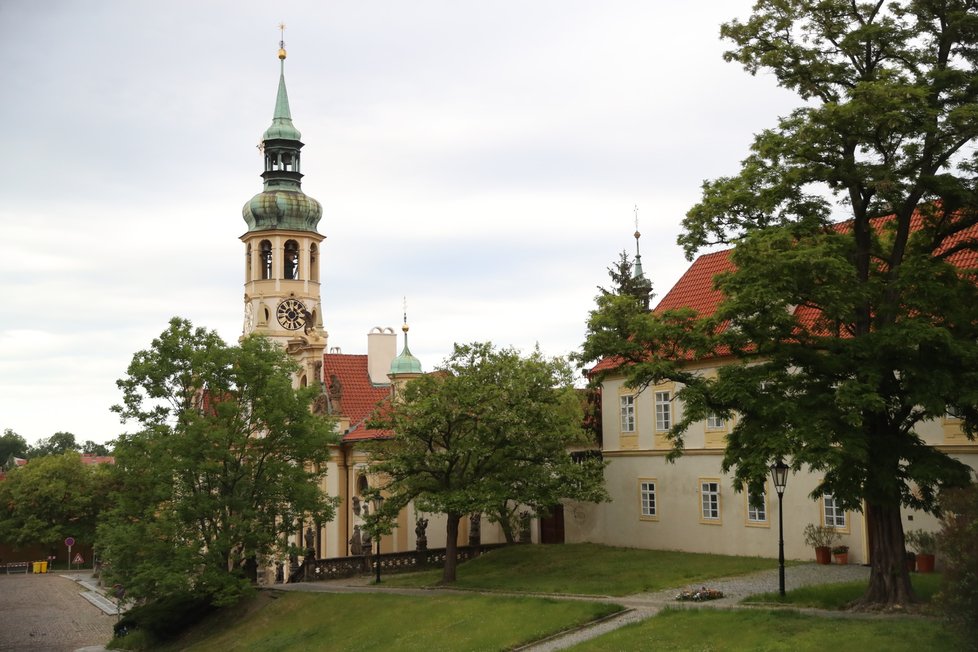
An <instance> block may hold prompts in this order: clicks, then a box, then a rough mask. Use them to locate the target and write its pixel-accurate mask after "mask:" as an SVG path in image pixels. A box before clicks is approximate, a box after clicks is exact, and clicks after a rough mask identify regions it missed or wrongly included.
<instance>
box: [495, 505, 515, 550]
mask: <svg viewBox="0 0 978 652" xmlns="http://www.w3.org/2000/svg"><path fill="white" fill-rule="evenodd" d="M496 518H497V519H498V522H499V527H501V528H502V529H503V536H504V537H506V543H509V544H513V543H516V535H514V534H513V519H512V515H511V514H510V512H509V509H508V508H507V506H505V505H504V506H502V507H499V508H497V509H496Z"/></svg>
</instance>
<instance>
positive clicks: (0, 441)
mask: <svg viewBox="0 0 978 652" xmlns="http://www.w3.org/2000/svg"><path fill="white" fill-rule="evenodd" d="M26 456H27V440H25V439H24V438H23V437H21V436H20V435H18V434H17V433H16V432H14V431H13V430H11V429H10V428H4V430H3V435H2V436H0V467H3V466H6V465H7V464H8V463H9V462H10V458H11V457H21V458H23V457H26Z"/></svg>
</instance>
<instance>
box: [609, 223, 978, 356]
mask: <svg viewBox="0 0 978 652" xmlns="http://www.w3.org/2000/svg"><path fill="white" fill-rule="evenodd" d="M892 219H893V216H892V215H886V216H883V217H879V218H875V219H873V220H871V223H872V225H873V228H874V229H877V230H879V229H881V228H882V227H883V225H884V224H886V223H887V222H889V221H890V220H892ZM925 219H926V216H925V215H924V214H923V213H921V211H920V210H917V211H915V212H914V215H913V217H912V218H911V222H910V230H911V232H916V231H919V230H920V229H921V228H922V227H923V226H924V224H925ZM833 228H834V229H836V230H838V231H840V232H843V233H844V232H847V231H849V230H850V229H851V228H852V221H851V220H850V221H847V222H840V223H838V224H834V225H833ZM976 239H978V224H975V225H972V226H970V227H968V228H966V229H964V230H962V231H961V232H960V233H958V234H955V235H954V236H951V237H949V238H947V239H946V240H945V242H944V244H943V246H942V247H941V249H940V250H938V252H937V255H940V254H941V253H943V252H946V251H949V250H950V249H951V248H952V247H954V246H956V245H958V244H961V243H963V242H967V241H969V240H976ZM732 253H733V249H732V248H731V249H724V250H722V251H716V252H713V253H709V254H704V255H702V256H700V257H699V258H697V259H696V260H695V261H693V264H692V265H690V266H689V268H688V269H687V270H686V273H685V274H683V275H682V277H681V278H680V279H679V280H678V281H677V282H676V284H675V285H674V286H672V289H671V290H669V292H667V293H666V295H665V296H664V297H662V299H661V300H660V301H659V303H658V305H656V307H655V308H654V309H653V311H652V312H655V313H660V312H663V311H666V310H673V309H677V308H692V309H693V310H695V311H696V312H697V314H698V315H699V317H709V316H711V315H713V314H714V313H715V312H716V310H717V308H718V307H719V306H720V303H722V301H723V299H724V296H723V293H722V292H721V291H719V290H717V289H716V288H715V287H714V279H715V277H716V276H717V275H718V274H723V273H725V272H729V271H733V270H734V269H735V266H734V264H733V261H732V260H731V254H732ZM947 261H948V262H949V263H951V264H953V265H955V266H956V267H958V268H959V269H978V251H974V250H965V249H963V250H961V251H957V252H954V253H952V254H951V255H950V256H948V257H947ZM818 313H819V311H817V310H816V309H814V308H808V307H801V308H798V309H797V310H796V312H795V315H796V317H797V318H798V319H799V322H800V323H801V324H803V325H804V326H805V327H812V326H813V325H814V324H815V322H816V320H817V318H818ZM621 362H622V361H621V359H619V358H605V359H603V360H600V361H599V362H598V364H596V365H595V366H594V368H593V369H591V373H594V372H598V371H606V370H609V369H614V368H615V367H618V366H619V365H620V364H621Z"/></svg>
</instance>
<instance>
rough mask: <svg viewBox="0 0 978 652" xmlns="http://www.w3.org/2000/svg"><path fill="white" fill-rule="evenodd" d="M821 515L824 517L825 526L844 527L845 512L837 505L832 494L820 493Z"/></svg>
mask: <svg viewBox="0 0 978 652" xmlns="http://www.w3.org/2000/svg"><path fill="white" fill-rule="evenodd" d="M822 515H823V517H824V519H825V527H831V528H844V527H845V526H846V513H845V511H844V510H843V509H841V508H840V507H839V504H838V503H837V502H836V500H835V496H833V495H832V494H822Z"/></svg>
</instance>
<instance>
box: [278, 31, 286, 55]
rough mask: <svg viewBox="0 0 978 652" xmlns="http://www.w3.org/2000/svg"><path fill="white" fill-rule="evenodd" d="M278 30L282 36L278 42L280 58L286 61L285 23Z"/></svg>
mask: <svg viewBox="0 0 978 652" xmlns="http://www.w3.org/2000/svg"><path fill="white" fill-rule="evenodd" d="M278 29H279V32H281V35H282V36H281V38H280V39H279V42H278V58H279V59H284V58H285V23H279V24H278Z"/></svg>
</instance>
